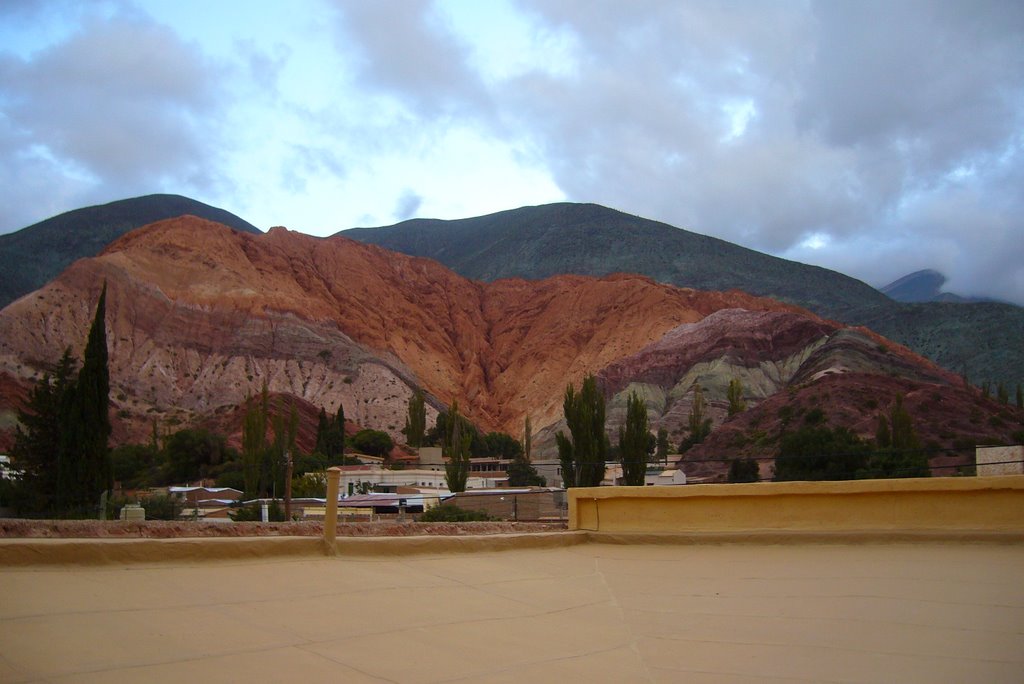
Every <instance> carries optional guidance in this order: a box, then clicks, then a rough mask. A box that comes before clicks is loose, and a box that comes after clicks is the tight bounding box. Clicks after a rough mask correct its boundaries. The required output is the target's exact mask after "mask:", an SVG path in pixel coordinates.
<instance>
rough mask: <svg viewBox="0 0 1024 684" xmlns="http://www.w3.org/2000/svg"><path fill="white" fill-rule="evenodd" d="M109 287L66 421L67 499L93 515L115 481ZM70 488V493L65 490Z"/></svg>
mask: <svg viewBox="0 0 1024 684" xmlns="http://www.w3.org/2000/svg"><path fill="white" fill-rule="evenodd" d="M106 302H107V284H106V283H103V289H102V290H101V291H100V299H99V302H98V303H97V304H96V315H95V316H94V317H93V320H92V327H90V328H89V338H88V341H87V342H86V343H85V353H84V354H83V358H82V369H81V370H80V371H79V372H78V381H77V382H76V383H75V387H74V390H73V391H72V392H71V393H70V406H69V413H68V415H67V419H66V422H65V427H66V429H65V431H64V435H65V440H66V441H65V447H64V448H65V452H64V453H65V454H66V455H68V456H70V457H71V459H70V460H71V461H72V462H73V463H74V464H75V466H74V467H73V468H70V469H62V471H61V472H62V473H66V474H68V475H70V476H72V477H74V478H75V479H74V480H73V481H69V482H66V483H60V486H61V489H62V490H63V491H66V492H67V494H68V499H67V501H66V502H65V503H64V505H65V507H66V508H67V509H68V510H69V511H73V510H78V511H82V512H85V511H89V510H91V509H94V508H96V507H97V506H98V505H99V499H100V495H101V494H102V493H103V492H105V491H107V490H109V489H110V488H111V487H112V486H113V484H114V482H113V470H112V468H111V461H110V448H109V446H108V441H109V439H110V371H109V369H108V367H107V325H106V312H107V308H106ZM65 485H67V489H66V490H65V489H64V486H65Z"/></svg>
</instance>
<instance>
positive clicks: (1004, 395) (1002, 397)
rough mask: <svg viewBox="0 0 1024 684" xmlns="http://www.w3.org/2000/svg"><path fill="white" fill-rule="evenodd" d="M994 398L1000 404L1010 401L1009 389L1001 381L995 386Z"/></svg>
mask: <svg viewBox="0 0 1024 684" xmlns="http://www.w3.org/2000/svg"><path fill="white" fill-rule="evenodd" d="M996 398H997V399H998V400H999V403H1000V404H1009V403H1010V391H1009V390H1008V389H1006V385H1004V384H1003V383H1001V382H1000V383H999V385H998V386H997V387H996Z"/></svg>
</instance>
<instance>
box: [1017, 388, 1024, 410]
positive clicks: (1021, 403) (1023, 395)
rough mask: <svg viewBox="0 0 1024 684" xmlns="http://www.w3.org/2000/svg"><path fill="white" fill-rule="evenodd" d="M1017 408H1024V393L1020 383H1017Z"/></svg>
mask: <svg viewBox="0 0 1024 684" xmlns="http://www.w3.org/2000/svg"><path fill="white" fill-rule="evenodd" d="M1017 408H1024V391H1022V390H1021V388H1020V383H1017Z"/></svg>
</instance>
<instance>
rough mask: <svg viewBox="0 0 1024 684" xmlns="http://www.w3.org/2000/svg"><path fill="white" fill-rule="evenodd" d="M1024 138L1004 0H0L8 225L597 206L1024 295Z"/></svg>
mask: <svg viewBox="0 0 1024 684" xmlns="http://www.w3.org/2000/svg"><path fill="white" fill-rule="evenodd" d="M1022 147H1024V3H1021V2H1019V0H1007V1H1005V2H985V1H984V0H970V1H965V2H951V1H943V0H929V1H923V2H918V1H915V0H884V1H882V2H876V1H874V0H856V1H852V0H827V1H825V2H813V1H809V2H797V1H787V0H773V1H767V0H757V1H755V0H749V1H737V2H727V1H717V2H688V1H683V0H629V1H628V2H627V1H626V0H619V1H617V2H608V1H601V0H493V1H492V0H435V1H429V0H294V1H289V2H280V1H278V0H246V1H244V2H242V1H238V2H234V1H231V0H218V1H213V2H211V1H210V0H202V1H199V0H92V1H91V2H87V3H82V2H79V1H77V0H50V1H47V0H8V1H6V2H0V207H2V208H3V209H2V210H0V233H5V232H9V231H13V230H17V229H20V228H23V227H25V226H27V225H30V224H32V223H34V222H36V221H39V220H42V219H44V218H47V217H49V216H52V215H55V214H58V213H61V212H64V211H68V210H71V209H75V208H79V207H82V206H88V205H91V204H98V203H103V202H109V201H113V200H118V199H124V198H127V197H134V196H138V195H144V194H148V193H155V192H167V193H178V194H182V195H187V196H189V197H192V198H195V199H197V200H200V201H203V202H206V203H208V204H212V205H214V206H218V207H221V208H224V209H227V210H228V211H231V212H233V213H235V214H237V215H239V216H241V217H242V218H244V219H246V220H248V221H250V222H252V223H254V224H255V225H257V226H258V227H260V228H263V229H267V228H269V227H271V226H276V225H284V226H287V227H288V228H290V229H293V230H298V231H302V232H304V233H309V234H313V235H329V234H332V233H335V232H337V231H339V230H342V229H345V228H351V227H356V226H374V225H387V224H391V223H394V222H397V221H400V220H404V219H407V218H413V217H429V218H443V219H452V218H464V217H469V216H478V215H482V214H487V213H491V212H495V211H501V210H504V209H512V208H516V207H520V206H525V205H535V204H544V203H548V202H556V201H573V202H596V203H599V204H603V205H605V206H609V207H613V208H616V209H620V210H622V211H625V212H628V213H631V214H637V215H640V216H643V217H645V218H650V219H656V220H660V221H665V222H667V223H670V224H672V225H674V226H678V227H681V228H686V229H688V230H692V231H695V232H698V233H703V234H706V235H713V236H715V237H719V238H722V239H725V240H728V241H730V242H734V243H737V244H740V245H743V246H745V247H750V248H753V249H757V250H760V251H763V252H767V253H770V254H774V255H777V256H781V257H785V258H788V259H794V260H797V261H802V262H805V263H812V264H818V265H821V266H825V267H827V268H832V269H835V270H839V271H842V272H844V273H848V274H850V275H852V276H854V277H857V278H860V279H862V280H864V281H865V282H868V283H870V284H872V285H876V286H880V285H884V284H886V283H887V282H889V281H891V280H894V279H896V278H898V277H900V276H902V275H904V274H906V273H909V272H911V271H915V270H918V269H923V268H934V269H937V270H939V271H941V272H943V273H944V274H946V275H947V276H948V277H949V282H947V285H946V287H947V289H948V290H950V291H953V292H957V293H959V294H965V295H987V296H996V297H999V298H1002V299H1006V300H1009V301H1013V302H1015V303H1017V304H1022V305H1024V149H1022Z"/></svg>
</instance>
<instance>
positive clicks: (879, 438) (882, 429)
mask: <svg viewBox="0 0 1024 684" xmlns="http://www.w3.org/2000/svg"><path fill="white" fill-rule="evenodd" d="M875 445H876V446H877V447H878V448H879V449H888V448H889V447H891V446H892V432H890V431H889V420H888V419H887V418H886V417H885V415H884V414H881V413H880V414H878V427H876V428H875Z"/></svg>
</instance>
